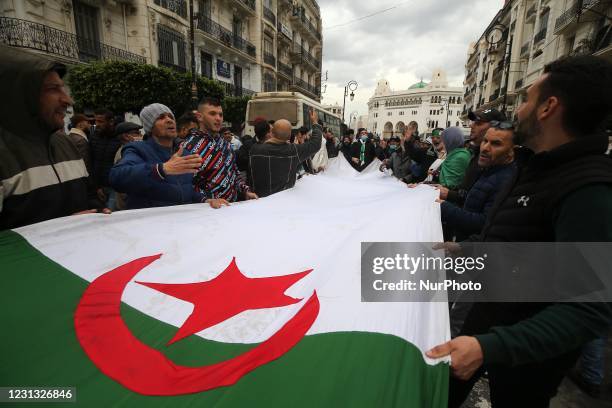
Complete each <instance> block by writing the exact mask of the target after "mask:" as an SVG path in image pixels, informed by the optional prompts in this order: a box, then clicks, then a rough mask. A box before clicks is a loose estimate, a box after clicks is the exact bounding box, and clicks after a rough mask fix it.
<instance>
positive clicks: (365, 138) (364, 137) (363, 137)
mask: <svg viewBox="0 0 612 408" xmlns="http://www.w3.org/2000/svg"><path fill="white" fill-rule="evenodd" d="M360 139H361V141H362V142H365V141H366V140H368V135H363V136H361V137H360Z"/></svg>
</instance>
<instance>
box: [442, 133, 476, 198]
mask: <svg viewBox="0 0 612 408" xmlns="http://www.w3.org/2000/svg"><path fill="white" fill-rule="evenodd" d="M442 144H443V145H444V150H446V159H445V160H444V162H443V163H442V165H441V166H440V184H441V185H442V186H444V187H446V188H449V189H453V188H455V187H457V186H458V185H460V184H461V181H462V180H463V176H464V174H465V170H466V169H467V167H468V164H469V163H470V158H471V154H470V152H469V150H467V149H466V148H465V147H463V132H462V131H461V129H460V128H458V127H449V128H447V129H446V130H445V131H444V132H442Z"/></svg>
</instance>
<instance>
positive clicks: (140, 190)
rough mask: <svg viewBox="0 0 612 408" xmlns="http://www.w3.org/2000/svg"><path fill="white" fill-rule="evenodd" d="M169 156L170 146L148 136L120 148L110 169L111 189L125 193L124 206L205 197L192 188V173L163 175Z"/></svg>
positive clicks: (159, 204) (184, 201)
mask: <svg viewBox="0 0 612 408" xmlns="http://www.w3.org/2000/svg"><path fill="white" fill-rule="evenodd" d="M170 157H172V151H171V149H168V148H166V147H163V146H160V145H159V144H158V143H157V142H156V141H155V140H154V139H153V138H152V137H149V138H148V139H146V140H144V141H142V142H132V143H129V144H127V145H126V146H125V147H124V148H123V152H122V157H121V160H120V161H119V162H118V163H117V164H115V166H113V168H112V169H111V171H110V175H109V180H110V185H111V187H112V188H114V189H115V190H117V191H118V192H120V193H126V194H127V195H128V197H127V208H128V209H135V208H150V207H164V206H169V205H179V204H191V203H200V202H203V201H204V200H205V197H204V195H203V194H201V193H197V192H196V191H195V190H194V187H193V184H192V182H193V175H192V174H181V175H178V176H169V175H166V174H163V169H162V168H161V167H162V165H163V163H165V162H167V161H168V160H170Z"/></svg>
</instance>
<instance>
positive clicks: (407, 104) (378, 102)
mask: <svg viewBox="0 0 612 408" xmlns="http://www.w3.org/2000/svg"><path fill="white" fill-rule="evenodd" d="M462 107H463V89H462V88H461V87H453V86H449V85H448V81H447V79H446V72H444V71H443V70H440V69H437V70H434V72H433V74H432V79H431V82H429V83H426V82H423V81H422V80H421V81H420V82H417V83H416V84H414V85H412V86H410V87H409V88H408V89H406V90H403V91H392V90H391V87H390V85H389V81H387V80H385V79H383V80H380V81H378V85H377V87H376V90H375V92H374V96H372V97H371V98H370V99H369V101H368V120H367V126H364V127H367V128H368V129H369V130H370V131H372V132H373V133H375V134H377V135H379V136H382V137H384V138H390V137H391V136H393V135H400V134H402V132H403V131H404V127H405V126H406V125H408V123H410V122H412V121H415V122H417V123H418V125H419V131H420V132H421V133H423V132H430V131H431V130H433V129H434V128H436V127H443V128H446V127H448V126H462V122H461V119H460V114H461V108H462Z"/></svg>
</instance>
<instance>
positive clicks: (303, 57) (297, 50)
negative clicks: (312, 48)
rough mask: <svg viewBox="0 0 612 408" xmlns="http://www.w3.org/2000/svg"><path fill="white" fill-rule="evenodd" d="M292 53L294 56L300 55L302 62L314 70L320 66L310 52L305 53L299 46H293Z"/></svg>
mask: <svg viewBox="0 0 612 408" xmlns="http://www.w3.org/2000/svg"><path fill="white" fill-rule="evenodd" d="M293 52H294V54H296V55H300V56H301V60H302V61H306V62H308V63H309V64H310V65H312V66H313V67H314V68H316V69H318V68H319V67H320V66H321V62H320V61H319V60H318V59H316V58H315V57H314V56H313V55H312V54H311V53H310V52H308V51H306V49H304V47H302V46H301V45H298V44H295V45H294V51H293Z"/></svg>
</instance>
